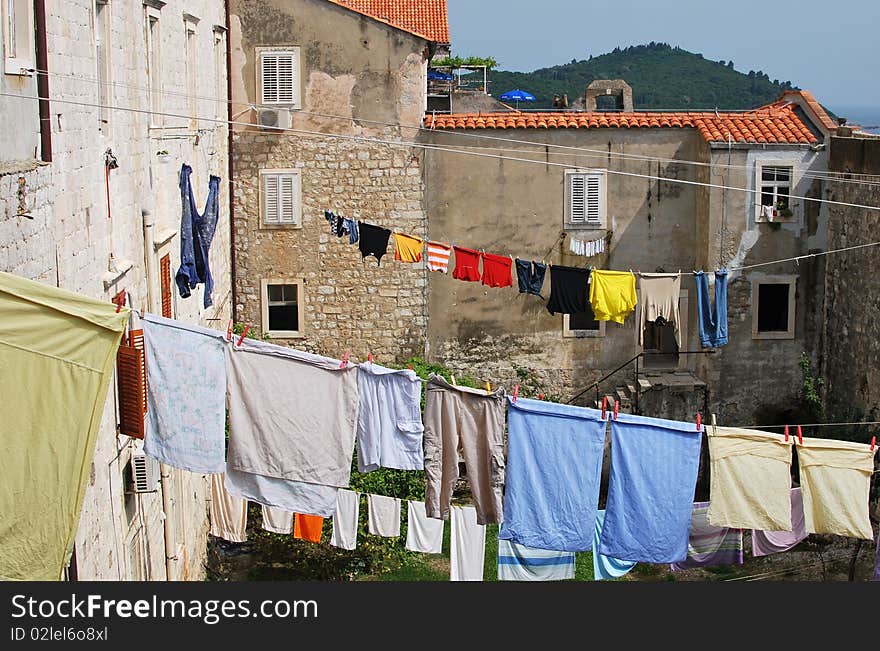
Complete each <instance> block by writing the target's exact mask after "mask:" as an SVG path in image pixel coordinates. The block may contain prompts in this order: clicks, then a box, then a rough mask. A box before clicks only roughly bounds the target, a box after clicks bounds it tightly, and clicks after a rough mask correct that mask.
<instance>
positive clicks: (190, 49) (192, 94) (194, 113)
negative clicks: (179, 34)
mask: <svg viewBox="0 0 880 651" xmlns="http://www.w3.org/2000/svg"><path fill="white" fill-rule="evenodd" d="M183 28H184V29H183V31H184V35H185V37H186V39H185V41H184V57H185V60H186V95H187V97H186V111H187V113H188V114H189V125H190V128H192V129H198V128H199V119H198V117H199V98H198V78H197V75H198V72H199V70H200V69H201V67H200V66H199V62H198V60H197V59H196V23H195V22H194V21H193V20H189V19H186V18H185V19H184V21H183Z"/></svg>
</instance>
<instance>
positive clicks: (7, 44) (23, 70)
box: [0, 0, 34, 75]
mask: <svg viewBox="0 0 880 651" xmlns="http://www.w3.org/2000/svg"><path fill="white" fill-rule="evenodd" d="M0 1H2V3H3V4H2V7H3V11H2V16H3V55H4V58H5V66H4V71H5V72H6V74H7V75H30V74H31V73H30V72H29V71H28V70H29V69H31V68H33V67H34V4H33V0H0Z"/></svg>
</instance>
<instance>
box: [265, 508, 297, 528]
mask: <svg viewBox="0 0 880 651" xmlns="http://www.w3.org/2000/svg"><path fill="white" fill-rule="evenodd" d="M263 529H265V530H266V531H271V532H272V533H290V532H292V531H293V513H291V512H290V511H285V510H284V509H279V508H277V507H274V506H266V505H265V504H264V505H263Z"/></svg>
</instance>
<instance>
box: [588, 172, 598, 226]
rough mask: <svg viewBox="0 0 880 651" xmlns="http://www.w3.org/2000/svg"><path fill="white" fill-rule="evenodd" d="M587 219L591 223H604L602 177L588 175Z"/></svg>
mask: <svg viewBox="0 0 880 651" xmlns="http://www.w3.org/2000/svg"><path fill="white" fill-rule="evenodd" d="M585 180H586V202H585V203H586V210H585V217H586V221H587V222H589V223H591V224H601V223H602V188H601V186H600V183H601V182H602V179H601V177H599V176H598V175H590V176H587V177H586V179H585Z"/></svg>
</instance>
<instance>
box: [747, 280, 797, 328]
mask: <svg viewBox="0 0 880 651" xmlns="http://www.w3.org/2000/svg"><path fill="white" fill-rule="evenodd" d="M796 283H797V277H796V276H771V277H768V278H762V279H760V280H753V281H752V337H753V338H755V339H794V316H795V314H794V313H795V287H796Z"/></svg>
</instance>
